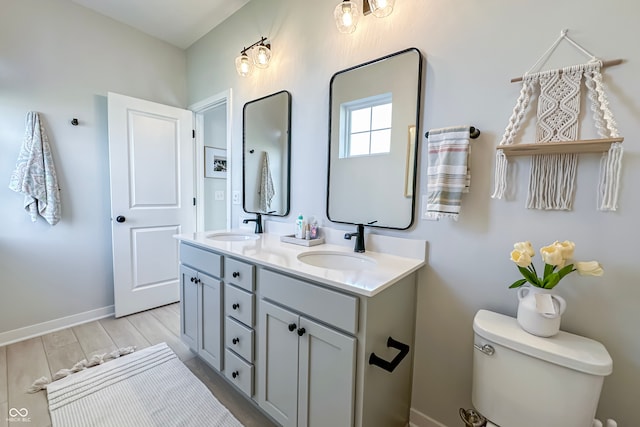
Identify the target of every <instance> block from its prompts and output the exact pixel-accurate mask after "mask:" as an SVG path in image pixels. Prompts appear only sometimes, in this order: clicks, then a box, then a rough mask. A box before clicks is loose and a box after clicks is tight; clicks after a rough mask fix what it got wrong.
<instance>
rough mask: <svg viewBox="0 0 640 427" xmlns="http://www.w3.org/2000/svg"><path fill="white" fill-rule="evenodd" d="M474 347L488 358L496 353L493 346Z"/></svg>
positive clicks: (475, 345) (477, 345)
mask: <svg viewBox="0 0 640 427" xmlns="http://www.w3.org/2000/svg"><path fill="white" fill-rule="evenodd" d="M473 347H474V348H475V349H476V350H480V351H481V352H483V353H484V354H486V355H487V356H493V353H495V352H496V349H495V348H493V346H492V345H491V344H484V345H482V346H481V345H479V344H474V345H473Z"/></svg>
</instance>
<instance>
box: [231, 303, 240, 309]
mask: <svg viewBox="0 0 640 427" xmlns="http://www.w3.org/2000/svg"><path fill="white" fill-rule="evenodd" d="M231 307H232V308H233V309H234V310H237V309H239V308H240V304H238V303H237V302H236V303H234V304H233V305H232V306H231Z"/></svg>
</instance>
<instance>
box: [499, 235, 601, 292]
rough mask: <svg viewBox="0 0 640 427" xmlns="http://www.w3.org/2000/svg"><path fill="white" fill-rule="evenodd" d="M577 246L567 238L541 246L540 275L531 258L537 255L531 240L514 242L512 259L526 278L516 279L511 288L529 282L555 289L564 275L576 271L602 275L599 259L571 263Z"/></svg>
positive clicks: (582, 273) (590, 274)
mask: <svg viewBox="0 0 640 427" xmlns="http://www.w3.org/2000/svg"><path fill="white" fill-rule="evenodd" d="M575 247H576V245H575V243H573V242H570V241H568V240H565V241H564V242H558V241H555V242H553V243H552V244H550V245H549V246H544V247H542V248H540V256H541V257H542V260H543V261H544V274H543V276H542V277H538V273H537V272H536V268H535V267H534V265H533V263H532V262H531V258H533V257H534V256H535V252H534V251H533V247H532V246H531V242H528V241H527V242H518V243H516V244H514V245H513V251H511V261H513V262H515V263H516V265H517V266H518V270H520V273H522V276H524V279H519V280H516V281H515V282H513V284H512V285H511V286H509V289H512V288H519V287H520V286H522V285H524V284H525V283H527V282H528V283H530V284H531V285H532V286H535V287H537V288H543V289H553V288H554V287H555V286H556V285H557V284H558V283H559V282H560V280H562V278H563V277H565V276H566V275H567V274H569V273H571V272H574V271H577V272H578V274H580V275H581V276H602V274H603V273H604V270H603V269H602V266H601V265H600V263H599V262H598V261H586V262H576V263H569V260H571V258H573V251H574V249H575Z"/></svg>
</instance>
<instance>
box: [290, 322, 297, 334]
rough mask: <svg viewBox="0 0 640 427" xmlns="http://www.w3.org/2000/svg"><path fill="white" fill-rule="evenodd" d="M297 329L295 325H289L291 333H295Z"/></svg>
mask: <svg viewBox="0 0 640 427" xmlns="http://www.w3.org/2000/svg"><path fill="white" fill-rule="evenodd" d="M297 327H298V326H297V325H296V324H295V323H289V332H293V331H295V330H296V328H297Z"/></svg>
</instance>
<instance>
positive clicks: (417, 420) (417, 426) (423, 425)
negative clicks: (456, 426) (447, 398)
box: [409, 408, 447, 427]
mask: <svg viewBox="0 0 640 427" xmlns="http://www.w3.org/2000/svg"><path fill="white" fill-rule="evenodd" d="M409 417H410V418H409V426H411V427H447V426H446V425H444V424H442V423H441V422H438V421H436V420H434V419H433V418H431V417H429V416H428V415H425V414H423V413H422V412H420V411H418V410H416V409H413V408H411V413H410V415H409Z"/></svg>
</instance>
